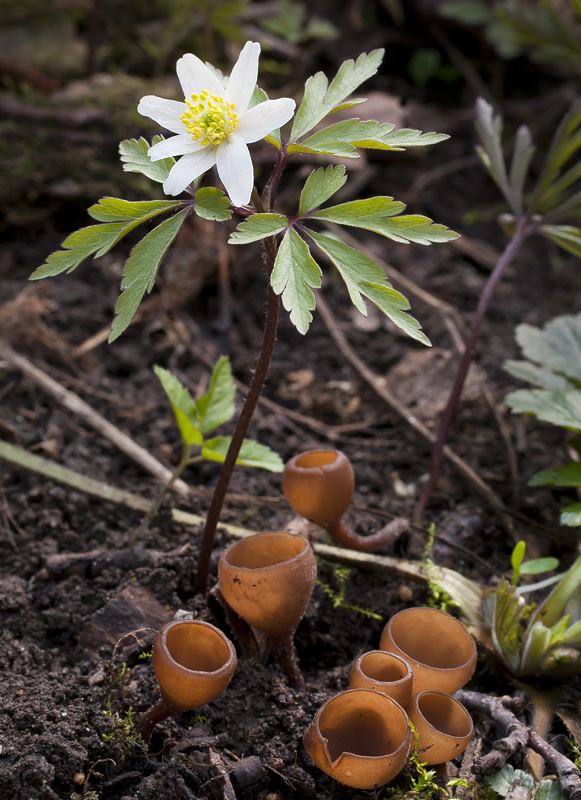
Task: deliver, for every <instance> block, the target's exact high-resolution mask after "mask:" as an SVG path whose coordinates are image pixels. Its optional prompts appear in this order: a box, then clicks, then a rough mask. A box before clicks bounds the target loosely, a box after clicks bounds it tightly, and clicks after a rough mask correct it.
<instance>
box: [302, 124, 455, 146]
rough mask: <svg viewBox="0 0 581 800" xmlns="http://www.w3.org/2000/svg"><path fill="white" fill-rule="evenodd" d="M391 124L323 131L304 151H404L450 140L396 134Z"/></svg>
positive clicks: (409, 132) (336, 126)
mask: <svg viewBox="0 0 581 800" xmlns="http://www.w3.org/2000/svg"><path fill="white" fill-rule="evenodd" d="M394 127H395V126H394V125H392V124H391V123H386V122H376V121H375V120H360V119H348V120H344V121H343V122H336V123H334V124H333V125H329V126H327V127H326V128H323V129H322V130H320V131H317V133H314V134H313V135H312V136H309V138H308V139H305V140H304V141H303V142H301V146H302V147H307V148H311V149H314V150H316V151H317V152H321V151H325V150H331V149H333V148H334V147H336V143H337V142H344V143H346V144H349V145H351V146H352V147H360V148H364V149H370V150H403V149H404V148H405V147H421V146H425V145H428V144H436V142H441V141H443V140H444V139H448V138H449V137H448V135H447V134H443V133H421V131H418V130H414V129H412V128H402V129H400V130H398V131H394V130H393V128H394Z"/></svg>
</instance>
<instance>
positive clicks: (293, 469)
mask: <svg viewBox="0 0 581 800" xmlns="http://www.w3.org/2000/svg"><path fill="white" fill-rule="evenodd" d="M282 488H283V491H284V494H285V496H286V499H287V501H288V503H289V505H290V506H291V508H292V509H293V510H294V511H296V513H297V514H300V515H301V516H302V517H306V519H308V520H311V522H315V523H316V524H317V525H320V526H321V527H322V528H324V529H325V530H326V531H327V533H328V534H329V535H330V536H332V537H333V539H335V541H336V542H338V543H339V544H341V545H343V546H344V547H350V548H351V549H352V550H360V551H363V552H371V551H373V550H378V549H379V548H381V547H385V546H386V545H389V544H392V543H393V541H394V539H395V538H396V537H397V536H398V535H399V534H400V533H402V532H403V531H404V530H405V529H406V528H407V527H408V525H407V522H406V521H405V520H402V519H396V520H393V522H391V523H390V524H389V525H386V526H385V527H384V528H382V529H381V530H380V531H378V532H377V533H374V534H373V535H372V536H360V535H359V534H357V533H354V532H353V531H351V530H349V529H348V528H347V527H346V526H345V525H343V523H342V522H341V517H342V516H343V514H344V513H345V511H346V510H347V508H348V507H349V504H350V502H351V498H352V497H353V491H354V489H355V475H354V473H353V467H352V466H351V462H350V461H349V459H348V458H347V456H346V455H345V453H342V452H341V451H340V450H307V451H306V452H304V453H299V454H298V455H296V456H294V457H293V458H291V460H290V461H289V462H288V463H287V464H286V466H285V469H284V473H283V477H282Z"/></svg>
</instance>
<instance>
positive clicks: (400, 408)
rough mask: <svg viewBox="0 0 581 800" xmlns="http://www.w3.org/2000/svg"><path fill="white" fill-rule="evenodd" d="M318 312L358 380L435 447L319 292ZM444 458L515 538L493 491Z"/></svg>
mask: <svg viewBox="0 0 581 800" xmlns="http://www.w3.org/2000/svg"><path fill="white" fill-rule="evenodd" d="M317 310H318V311H319V312H320V314H321V317H322V318H323V321H324V323H325V325H326V326H327V328H328V330H329V333H330V334H331V336H332V338H333V341H334V342H335V344H336V345H337V347H338V348H339V349H340V350H341V352H342V353H343V355H344V356H345V358H346V359H347V360H348V361H349V362H350V363H351V365H352V366H353V367H354V368H355V369H356V370H357V372H358V373H359V374H360V375H361V377H362V378H363V379H364V380H365V381H366V382H367V383H368V384H369V385H370V386H371V388H372V389H373V390H374V391H375V392H376V393H377V394H378V395H379V396H380V397H381V398H382V399H383V400H385V402H386V403H387V404H388V405H389V406H390V407H391V408H392V409H393V410H394V411H395V412H396V413H397V414H399V415H400V416H401V417H402V418H403V419H404V420H405V421H406V422H407V423H408V425H409V426H410V427H411V428H413V430H414V431H416V433H418V434H419V435H420V436H421V437H422V439H424V440H425V441H426V442H428V443H429V444H430V445H434V444H435V441H436V437H435V436H434V435H433V434H432V433H431V431H429V430H428V429H427V428H426V426H425V425H424V424H423V423H422V422H420V420H419V419H417V417H415V416H414V414H412V412H411V411H410V409H409V408H407V406H405V405H404V404H403V403H401V402H400V401H399V400H398V399H397V398H396V397H395V395H393V394H392V392H391V391H390V390H389V388H388V387H387V384H386V381H385V379H384V378H379V377H378V376H377V375H375V373H373V372H372V371H371V370H370V369H369V367H368V366H367V364H365V363H364V362H363V361H362V360H361V359H360V358H359V356H358V355H357V354H356V353H355V351H354V350H353V349H352V347H351V345H350V344H349V342H348V341H347V339H346V338H345V336H344V335H343V333H342V332H341V331H340V330H339V327H338V325H337V323H336V322H335V320H334V318H333V315H332V313H331V310H330V309H329V306H328V305H327V302H326V300H325V299H324V297H323V296H322V293H321V292H319V293H318V295H317ZM443 452H444V455H445V457H446V458H447V459H448V460H449V461H450V462H451V463H452V464H453V465H454V466H455V467H456V469H457V470H458V471H459V472H460V473H461V474H462V475H463V477H464V478H465V479H466V480H467V481H468V482H469V483H470V484H471V485H472V486H473V488H474V489H475V490H476V491H477V492H478V494H479V495H480V496H481V497H483V498H484V499H485V500H486V502H487V503H489V504H490V505H491V506H492V507H493V508H494V509H495V510H496V511H497V513H498V516H499V520H500V521H501V523H502V526H503V528H504V529H505V530H506V531H507V533H509V534H510V536H511V537H513V538H514V536H515V534H514V529H513V525H512V520H511V519H510V518H509V517H508V515H507V514H506V513H505V512H504V510H503V504H502V501H501V499H500V498H499V497H498V495H497V494H496V492H494V491H493V490H492V489H491V488H490V487H489V486H488V485H487V484H486V483H485V482H484V481H483V480H482V478H480V477H479V476H478V475H477V474H476V473H475V472H474V470H473V469H472V468H471V467H470V466H469V465H468V464H467V463H466V462H465V461H464V460H463V459H462V458H460V456H458V455H456V453H455V452H454V451H453V450H452V449H451V448H450V447H448V446H445V447H444V451H443Z"/></svg>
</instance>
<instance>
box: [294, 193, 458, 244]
mask: <svg viewBox="0 0 581 800" xmlns="http://www.w3.org/2000/svg"><path fill="white" fill-rule="evenodd" d="M404 209H405V205H404V204H403V203H400V202H398V201H396V200H394V199H393V197H371V198H369V199H367V200H352V201H351V202H349V203H342V204H341V205H338V206H330V207H329V208H322V209H319V210H318V211H315V212H313V213H312V214H311V215H310V218H311V219H320V220H325V221H326V222H336V223H339V224H341V225H350V226H352V227H355V228H364V229H365V230H368V231H373V232H374V233H379V234H380V235H381V236H385V237H387V238H388V239H393V240H394V241H396V242H402V243H403V244H409V243H410V242H414V243H415V244H424V245H428V244H431V243H432V242H449V241H451V240H452V239H457V238H458V234H457V233H455V232H454V231H451V230H450V229H449V228H447V227H446V226H445V225H439V224H436V223H435V222H432V220H431V219H429V218H428V217H424V216H420V215H417V214H413V215H406V216H396V215H397V214H399V213H400V212H401V211H403V210H404Z"/></svg>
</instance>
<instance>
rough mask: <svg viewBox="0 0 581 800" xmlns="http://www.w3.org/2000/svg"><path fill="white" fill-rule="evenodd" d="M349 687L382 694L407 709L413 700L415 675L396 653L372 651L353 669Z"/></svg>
mask: <svg viewBox="0 0 581 800" xmlns="http://www.w3.org/2000/svg"><path fill="white" fill-rule="evenodd" d="M349 686H350V687H351V688H352V689H373V690H374V691H376V692H381V693H382V694H386V695H387V696H388V697H391V699H392V700H395V702H396V703H399V704H400V706H402V708H405V707H406V706H407V705H408V703H409V702H410V700H411V699H412V686H413V674H412V670H411V667H410V665H409V664H408V663H407V661H405V660H404V659H403V658H400V656H396V655H395V653H385V652H384V651H383V650H371V651H370V652H369V653H363V655H360V656H359V658H358V659H357V660H356V661H355V663H354V664H353V666H352V667H351V674H350V675H349Z"/></svg>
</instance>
